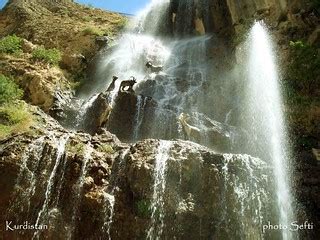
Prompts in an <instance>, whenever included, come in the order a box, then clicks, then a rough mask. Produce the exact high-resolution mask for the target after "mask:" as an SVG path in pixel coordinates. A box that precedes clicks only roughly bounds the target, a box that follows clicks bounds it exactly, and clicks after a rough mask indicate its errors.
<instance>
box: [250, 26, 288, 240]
mask: <svg viewBox="0 0 320 240" xmlns="http://www.w3.org/2000/svg"><path fill="white" fill-rule="evenodd" d="M249 49H250V50H249V64H248V75H249V82H248V103H247V105H248V116H250V117H252V119H251V121H250V127H249V129H251V131H252V132H253V134H254V135H255V136H256V139H255V140H256V141H258V142H260V144H261V146H263V147H262V149H260V150H259V151H260V154H264V155H265V157H266V158H270V159H271V160H272V163H273V169H274V177H275V185H276V186H275V187H276V193H277V198H278V208H279V211H280V213H279V224H282V225H286V226H289V225H290V223H291V221H292V217H293V210H292V200H291V196H290V185H289V176H288V174H289V167H288V166H289V165H290V152H289V146H288V139H287V133H286V128H285V121H284V114H283V109H282V105H283V102H282V99H281V91H280V85H279V75H278V69H277V66H276V58H275V55H274V49H273V46H272V41H271V39H270V36H269V33H268V31H267V30H266V27H265V26H264V25H263V24H262V23H260V22H257V23H255V25H254V26H253V28H252V30H251V32H250V36H249ZM267 154H269V156H266V155H267ZM282 237H283V239H292V236H291V234H290V231H286V230H284V231H283V232H282Z"/></svg>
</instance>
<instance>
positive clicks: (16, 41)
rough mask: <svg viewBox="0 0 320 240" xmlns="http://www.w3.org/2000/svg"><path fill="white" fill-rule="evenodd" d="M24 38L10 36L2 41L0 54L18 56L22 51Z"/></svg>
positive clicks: (0, 42)
mask: <svg viewBox="0 0 320 240" xmlns="http://www.w3.org/2000/svg"><path fill="white" fill-rule="evenodd" d="M21 44H22V38H20V37H17V36H16V35H9V36H6V37H3V38H1V39H0V53H6V54H18V53H20V52H22V50H21Z"/></svg>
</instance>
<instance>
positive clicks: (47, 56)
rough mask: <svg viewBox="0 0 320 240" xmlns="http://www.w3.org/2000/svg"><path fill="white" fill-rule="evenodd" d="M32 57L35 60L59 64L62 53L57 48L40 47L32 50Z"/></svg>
mask: <svg viewBox="0 0 320 240" xmlns="http://www.w3.org/2000/svg"><path fill="white" fill-rule="evenodd" d="M32 57H33V59H35V60H39V61H43V62H45V63H49V64H52V65H57V64H58V63H59V62H60V61H61V53H60V51H59V50H58V49H56V48H51V49H45V48H44V47H38V48H36V49H35V50H33V52H32Z"/></svg>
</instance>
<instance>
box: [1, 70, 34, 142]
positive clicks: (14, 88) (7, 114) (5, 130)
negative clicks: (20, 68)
mask: <svg viewBox="0 0 320 240" xmlns="http://www.w3.org/2000/svg"><path fill="white" fill-rule="evenodd" d="M22 95H23V91H22V90H21V89H20V88H19V87H18V85H17V84H15V83H14V81H13V79H12V78H9V77H6V76H4V75H2V74H1V75H0V139H3V138H5V137H6V136H8V135H10V134H15V133H20V132H23V131H26V130H28V129H29V127H30V126H31V124H32V122H33V120H32V115H31V114H30V113H29V111H28V110H27V104H26V103H24V102H22V101H19V99H21V97H22Z"/></svg>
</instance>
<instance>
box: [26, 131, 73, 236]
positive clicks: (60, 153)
mask: <svg viewBox="0 0 320 240" xmlns="http://www.w3.org/2000/svg"><path fill="white" fill-rule="evenodd" d="M68 139H69V136H63V137H61V138H60V139H59V144H58V146H57V153H56V154H57V156H56V160H55V164H54V167H53V169H52V171H51V174H50V177H49V180H48V184H47V188H46V192H45V200H44V203H43V205H42V207H41V210H40V211H39V213H38V217H37V221H36V224H35V225H39V224H40V223H41V222H42V221H43V219H44V218H46V215H47V213H48V212H49V209H48V205H49V202H50V199H51V197H52V191H53V185H54V179H55V176H56V173H57V170H58V167H59V165H60V163H61V160H62V158H63V154H64V151H65V146H66V143H67V141H68ZM39 233H40V232H39V230H37V231H36V232H35V233H34V235H33V238H32V239H39Z"/></svg>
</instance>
